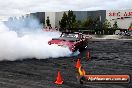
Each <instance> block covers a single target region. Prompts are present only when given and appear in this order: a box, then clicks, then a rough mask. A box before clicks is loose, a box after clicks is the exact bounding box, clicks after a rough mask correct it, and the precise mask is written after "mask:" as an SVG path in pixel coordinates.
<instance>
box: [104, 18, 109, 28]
mask: <svg viewBox="0 0 132 88" xmlns="http://www.w3.org/2000/svg"><path fill="white" fill-rule="evenodd" d="M103 28H104V29H108V28H111V23H110V22H109V21H108V20H107V19H106V20H105V22H104V23H103Z"/></svg>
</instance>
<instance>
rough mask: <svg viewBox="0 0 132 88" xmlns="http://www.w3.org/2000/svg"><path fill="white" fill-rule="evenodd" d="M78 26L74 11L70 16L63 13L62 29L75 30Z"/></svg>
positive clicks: (60, 22) (70, 12)
mask: <svg viewBox="0 0 132 88" xmlns="http://www.w3.org/2000/svg"><path fill="white" fill-rule="evenodd" d="M75 24H76V16H75V15H74V14H73V11H71V10H69V11H68V14H66V13H65V12H64V13H63V16H62V19H61V20H60V21H59V25H60V27H61V28H63V29H65V28H69V29H70V28H73V27H74V26H75Z"/></svg>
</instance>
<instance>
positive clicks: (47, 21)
mask: <svg viewBox="0 0 132 88" xmlns="http://www.w3.org/2000/svg"><path fill="white" fill-rule="evenodd" d="M46 24H47V26H51V24H50V20H49V16H47V20H46Z"/></svg>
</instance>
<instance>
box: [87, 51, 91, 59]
mask: <svg viewBox="0 0 132 88" xmlns="http://www.w3.org/2000/svg"><path fill="white" fill-rule="evenodd" d="M86 59H87V60H90V52H89V51H88V52H87V55H86Z"/></svg>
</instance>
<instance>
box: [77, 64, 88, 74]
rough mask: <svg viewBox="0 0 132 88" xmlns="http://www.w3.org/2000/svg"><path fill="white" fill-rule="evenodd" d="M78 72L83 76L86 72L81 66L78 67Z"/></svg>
mask: <svg viewBox="0 0 132 88" xmlns="http://www.w3.org/2000/svg"><path fill="white" fill-rule="evenodd" d="M78 72H79V75H80V76H84V75H85V74H86V72H85V70H84V69H83V68H82V67H81V66H80V67H79V68H78Z"/></svg>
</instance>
